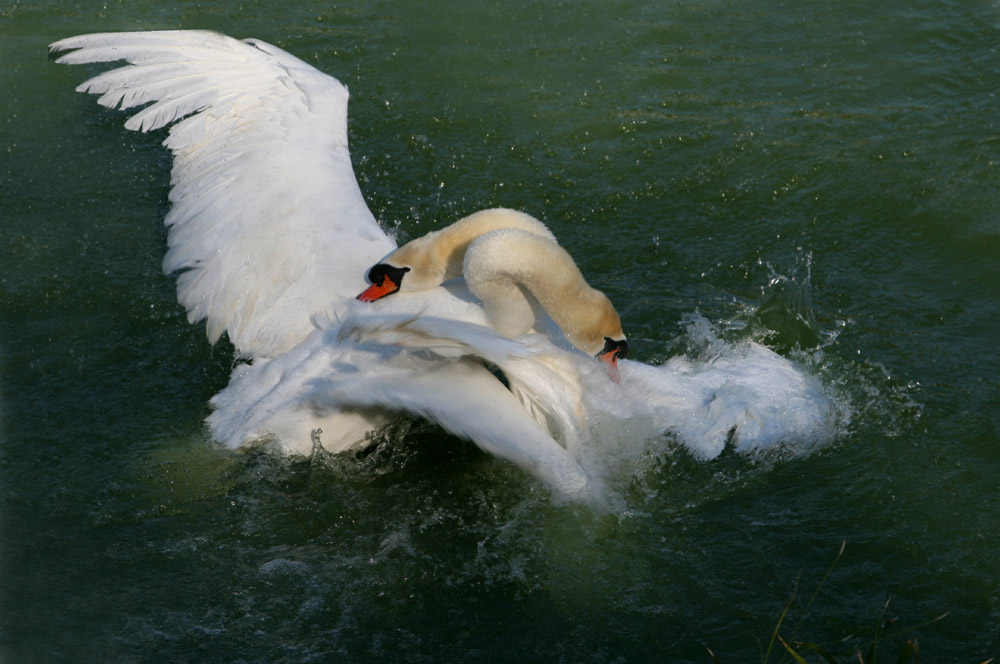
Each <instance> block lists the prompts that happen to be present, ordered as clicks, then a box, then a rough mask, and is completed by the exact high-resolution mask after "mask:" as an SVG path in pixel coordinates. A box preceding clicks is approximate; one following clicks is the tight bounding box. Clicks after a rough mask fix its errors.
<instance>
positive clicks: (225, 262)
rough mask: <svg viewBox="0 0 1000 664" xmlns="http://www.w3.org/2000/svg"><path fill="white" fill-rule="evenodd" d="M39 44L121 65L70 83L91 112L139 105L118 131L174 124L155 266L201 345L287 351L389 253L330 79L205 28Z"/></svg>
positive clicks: (341, 95) (339, 88)
mask: <svg viewBox="0 0 1000 664" xmlns="http://www.w3.org/2000/svg"><path fill="white" fill-rule="evenodd" d="M50 48H51V49H52V51H54V52H62V51H70V52H68V53H65V54H63V55H62V56H61V57H59V58H58V60H57V62H60V63H65V64H82V63H93V62H114V61H120V60H124V61H125V62H127V63H129V64H128V65H126V66H124V67H121V68H118V69H115V70H112V71H109V72H106V73H104V74H101V75H99V76H97V77H95V78H92V79H90V80H89V81H87V82H85V83H83V84H82V85H80V86H79V87H78V88H77V89H78V90H79V91H82V92H90V93H95V94H100V95H101V97H100V98H99V99H98V101H99V102H100V103H101V104H102V105H104V106H108V107H112V108H122V109H128V108H135V107H140V106H144V108H142V110H140V111H139V112H138V113H136V114H135V115H133V116H132V117H131V118H130V119H129V120H128V121H127V122H126V123H125V126H126V127H127V128H129V129H135V130H139V131H150V130H153V129H159V128H161V127H165V126H168V125H170V124H172V123H175V122H176V124H173V127H172V128H171V130H170V133H169V136H168V137H167V139H166V140H165V141H164V145H166V146H167V147H169V148H170V150H171V151H172V152H173V155H174V164H173V172H172V175H171V185H172V189H171V191H170V200H171V202H172V203H173V207H172V208H171V210H170V212H169V214H168V215H167V217H166V220H165V223H166V224H167V226H168V227H169V228H170V233H169V239H168V244H169V250H168V252H167V255H166V257H165V259H164V263H163V266H164V270H165V271H166V272H167V273H177V274H178V275H179V276H178V299H179V300H180V302H181V304H182V305H184V307H185V308H186V309H187V311H188V318H189V319H190V320H191V322H197V321H200V320H202V319H206V321H207V327H208V336H209V339H210V340H211V341H213V342H214V341H216V340H217V339H218V338H219V337H220V336H221V335H222V333H223V332H227V333H228V334H229V337H230V339H231V340H232V341H233V343H234V344H235V345H236V348H237V350H238V351H239V352H240V353H242V354H245V355H250V356H256V357H266V356H272V355H276V354H278V353H280V352H283V351H285V350H288V349H289V348H291V347H293V346H295V345H296V344H298V343H299V342H300V341H301V340H302V339H304V338H305V337H306V336H307V335H308V334H309V332H311V330H312V324H311V321H310V317H311V316H312V315H313V314H316V313H319V312H324V311H325V312H330V311H334V310H336V309H337V308H338V305H339V304H340V303H342V302H345V301H348V300H351V299H353V297H354V296H355V295H356V294H357V293H359V292H361V290H362V289H363V288H364V286H365V281H364V275H365V271H366V270H367V269H368V267H370V266H371V265H372V264H374V263H375V262H377V261H378V259H380V258H381V257H382V256H384V255H385V254H386V253H388V252H389V251H391V250H392V248H393V246H394V243H393V242H392V241H391V240H390V239H389V238H388V237H386V235H385V234H384V233H383V232H382V230H381V229H380V228H379V227H378V224H377V223H376V222H375V219H374V217H373V216H372V214H371V212H370V211H369V210H368V207H367V205H366V204H365V202H364V199H363V197H362V195H361V191H360V189H359V187H358V184H357V181H356V179H355V177H354V170H353V168H352V166H351V160H350V155H349V153H348V147H347V98H348V94H347V89H346V88H345V87H344V86H343V85H341V84H340V83H339V82H338V81H337V80H336V79H334V78H332V77H330V76H327V75H326V74H323V73H322V72H320V71H318V70H316V69H314V68H313V67H312V66H310V65H308V64H306V63H305V62H303V61H301V60H299V59H298V58H296V57H294V56H292V55H290V54H288V53H286V52H285V51H282V50H281V49H279V48H277V47H275V46H272V45H270V44H266V43H264V42H261V41H258V40H254V39H248V40H246V41H239V40H236V39H232V38H230V37H226V36H225V35H221V34H218V33H214V32H204V31H168V32H131V33H108V34H91V35H81V36H78V37H71V38H69V39H64V40H62V41H58V42H56V43H54V44H52V45H51V47H50ZM178 120H179V122H178Z"/></svg>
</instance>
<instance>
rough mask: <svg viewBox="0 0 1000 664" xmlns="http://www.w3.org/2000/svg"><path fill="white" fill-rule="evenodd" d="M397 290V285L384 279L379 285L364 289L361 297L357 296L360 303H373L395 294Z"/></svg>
mask: <svg viewBox="0 0 1000 664" xmlns="http://www.w3.org/2000/svg"><path fill="white" fill-rule="evenodd" d="M397 290H399V284H397V283H396V282H394V281H393V280H392V279H390V278H389V277H384V278H383V279H382V281H381V283H377V284H372V285H371V286H369V287H368V288H367V289H365V291H364V292H363V293H361V295H358V299H359V300H361V301H362V302H374V301H375V300H378V299H379V298H383V297H385V296H386V295H391V294H392V293H395V292H396V291H397Z"/></svg>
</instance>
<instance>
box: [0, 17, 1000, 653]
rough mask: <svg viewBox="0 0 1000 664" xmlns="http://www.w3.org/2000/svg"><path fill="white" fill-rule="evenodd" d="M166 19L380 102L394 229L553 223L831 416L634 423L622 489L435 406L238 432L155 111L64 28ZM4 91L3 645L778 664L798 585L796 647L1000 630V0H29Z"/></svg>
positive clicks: (372, 123)
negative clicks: (189, 295)
mask: <svg viewBox="0 0 1000 664" xmlns="http://www.w3.org/2000/svg"><path fill="white" fill-rule="evenodd" d="M167 28H209V29H215V30H219V31H222V32H226V33H227V34H231V35H233V36H236V37H257V38H261V39H263V40H265V41H269V42H272V43H274V44H277V45H279V46H281V47H282V48H285V49H286V50H289V51H290V52H292V53H294V54H296V55H298V56H299V57H301V58H303V59H305V60H306V61H308V62H310V63H311V64H314V65H315V66H316V67H318V68H319V69H321V70H323V71H325V72H327V73H330V74H332V75H334V76H336V77H338V78H339V79H340V80H341V81H343V82H344V83H345V84H346V85H348V87H349V88H350V89H351V93H352V102H351V115H350V117H351V124H350V138H351V147H352V154H353V158H354V162H355V168H356V170H357V172H358V175H359V181H360V183H361V187H362V189H363V191H364V193H365V196H366V198H367V199H368V201H369V205H370V207H371V209H372V211H373V212H374V213H375V215H376V217H377V218H378V219H379V221H380V222H381V223H382V224H383V225H384V226H385V227H386V228H387V229H390V230H391V231H392V232H394V233H396V234H397V236H398V237H399V238H400V239H401V240H405V239H409V238H412V237H416V236H418V235H421V234H423V233H425V232H427V231H429V230H433V229H436V228H440V227H441V226H443V225H445V224H447V223H450V222H451V221H452V220H454V219H456V218H458V217H459V216H462V215H464V214H467V213H469V212H472V211H474V210H477V209H480V208H483V207H489V206H498V205H502V206H507V207H515V208H519V209H523V210H525V211H528V212H530V213H532V214H534V215H536V216H538V217H540V218H542V219H544V220H545V221H546V222H547V223H548V224H549V226H550V227H551V228H552V230H553V231H554V232H555V234H556V235H557V236H558V237H559V238H560V241H561V242H562V244H563V245H564V246H565V247H566V248H567V249H568V250H569V251H570V253H572V254H573V255H574V257H575V258H576V259H577V260H578V262H579V264H580V266H581V268H582V270H583V272H584V274H586V275H587V277H588V279H589V281H590V282H591V283H592V284H593V285H595V286H596V287H598V288H601V289H602V290H604V291H605V292H606V293H607V294H608V295H609V296H610V297H611V299H612V300H613V301H614V302H615V303H616V304H617V306H618V309H619V311H620V313H621V315H622V318H623V322H624V324H625V327H626V330H627V332H628V334H629V337H630V339H631V340H632V348H633V351H632V357H634V358H635V359H638V360H641V361H644V362H647V363H651V364H660V363H663V362H665V361H667V360H668V359H669V358H671V357H676V356H683V355H689V356H692V357H694V356H697V354H698V353H699V352H700V351H699V348H700V347H701V345H703V344H704V342H705V339H706V338H717V339H718V340H719V343H723V344H729V345H731V346H735V345H737V344H740V343H743V342H745V341H746V340H748V339H753V340H756V341H759V342H761V343H763V344H765V345H767V346H768V347H770V348H771V349H773V350H775V351H777V352H778V353H780V354H782V355H784V356H785V357H788V358H790V359H791V360H793V361H794V362H796V363H797V364H798V365H799V366H800V367H802V368H803V369H804V370H805V371H807V372H808V373H809V374H811V375H813V376H815V377H816V378H817V379H818V380H819V381H820V382H821V384H822V385H823V387H824V390H825V392H826V393H827V394H828V395H829V398H830V400H831V403H832V404H833V405H834V412H835V415H834V420H833V422H832V425H833V427H834V434H833V435H832V436H830V437H827V438H826V439H824V440H822V441H798V442H797V443H795V444H789V445H782V446H778V447H776V448H773V449H770V450H766V451H763V452H759V453H756V454H741V453H738V452H736V451H733V450H729V451H727V452H725V453H723V454H722V455H721V456H719V457H718V458H716V459H714V460H712V461H699V460H696V459H695V458H693V457H692V455H691V454H689V453H688V451H687V450H686V449H685V448H684V447H683V446H682V445H679V444H678V443H677V442H676V441H675V440H672V439H671V437H670V436H663V437H660V438H658V439H656V440H650V441H644V442H643V444H642V445H640V446H636V448H635V451H634V453H633V454H632V455H631V456H628V457H627V458H617V459H616V465H615V467H614V468H613V469H611V471H610V472H611V476H612V488H613V490H614V492H615V493H616V495H617V496H618V497H619V499H620V505H621V506H620V508H618V509H616V510H613V511H612V512H610V513H607V512H595V511H593V510H591V509H589V508H587V507H584V506H580V505H574V504H561V503H558V502H557V501H553V500H552V499H551V497H550V495H549V492H548V490H547V489H546V487H545V486H544V485H542V484H540V483H539V482H537V481H536V480H534V479H533V478H531V477H529V476H527V475H525V474H524V473H523V472H521V471H520V470H518V469H517V468H515V467H513V466H511V465H510V464H507V463H505V462H503V461H500V460H498V459H495V458H492V457H490V456H487V455H486V454H484V453H482V452H480V451H479V450H478V448H476V447H475V446H474V445H472V444H471V443H469V442H467V441H464V440H461V439H458V438H454V437H451V436H448V435H446V434H444V433H443V432H442V431H441V430H440V429H438V428H436V427H434V426H431V425H429V424H427V423H421V422H414V423H412V424H411V425H410V426H408V427H399V428H396V429H394V430H392V431H388V432H385V433H384V435H383V436H382V438H381V439H380V442H379V444H378V445H377V447H375V449H374V450H373V451H370V452H369V453H367V454H357V455H355V454H346V455H340V456H334V457H329V458H327V457H324V458H315V459H284V458H279V457H275V456H272V455H269V454H265V453H259V454H239V453H234V452H230V451H227V450H223V449H220V447H219V446H217V445H215V444H213V442H212V441H211V440H210V438H209V436H208V434H207V432H206V429H205V426H204V423H203V421H204V418H205V417H206V416H207V414H208V413H209V407H208V399H209V398H210V397H211V396H212V395H213V394H214V393H216V392H217V391H218V390H220V389H221V388H222V387H224V386H225V385H226V383H227V381H228V376H229V372H230V370H231V369H232V367H233V357H232V348H231V346H229V345H228V344H227V343H226V342H225V341H224V342H222V343H220V344H219V345H217V346H216V347H214V348H213V347H211V346H209V344H208V343H207V341H206V339H205V333H204V328H203V327H202V326H190V325H188V323H187V321H186V316H185V314H184V312H183V310H182V309H181V307H180V306H179V305H178V304H177V302H176V299H175V292H174V283H173V281H172V280H171V279H169V278H167V277H165V276H163V275H162V274H161V271H160V264H161V260H162V256H163V252H164V248H165V238H166V232H165V230H164V229H163V227H162V223H161V222H162V219H163V216H164V214H165V212H166V210H167V206H168V203H167V191H168V184H169V169H170V158H169V155H168V154H167V152H166V151H165V150H164V149H163V148H161V147H160V145H159V144H160V142H161V141H162V140H163V137H164V135H163V133H158V134H157V133H154V134H150V135H142V134H136V133H132V132H127V131H126V130H124V129H123V127H122V124H123V123H124V120H125V117H124V116H123V115H122V114H121V113H118V112H114V111H109V110H107V109H103V108H100V107H98V106H97V105H96V104H95V103H94V100H93V99H92V98H87V97H86V96H85V95H81V94H78V93H75V92H74V91H73V88H74V87H75V86H76V85H77V84H79V83H80V82H81V81H83V80H84V79H85V78H86V76H87V75H88V74H93V73H95V72H96V71H98V70H99V68H86V67H64V66H59V65H56V64H54V63H52V62H51V61H50V60H49V59H48V57H47V53H46V47H47V45H48V44H49V43H50V42H52V41H55V40H56V39H59V38H63V37H67V36H71V35H75V34H80V33H85V32H95V31H118V30H145V29H167ZM0 89H2V91H3V95H2V99H0V110H2V113H0V149H2V152H0V155H2V156H0V177H2V178H3V186H2V187H0V399H2V400H0V426H2V447H0V519H2V520H0V527H2V531H0V535H2V549H0V551H2V555H0V574H2V576H0V660H2V661H4V662H67V661H80V662H83V661H95V662H96V661H101V662H341V661H358V662H418V661H419V662H423V661H426V662H509V661H537V662H567V663H570V662H710V661H712V659H711V656H710V655H709V653H708V651H707V650H706V648H710V649H711V650H712V652H714V653H715V654H716V655H717V656H718V658H719V660H720V661H722V662H752V661H761V659H762V658H763V657H764V654H765V651H766V650H767V648H768V642H769V640H770V637H771V634H772V631H773V630H774V628H775V625H776V624H777V623H778V621H779V619H780V618H781V617H782V613H783V611H784V609H785V607H786V606H788V607H789V608H788V614H787V616H786V617H785V618H784V622H783V623H782V628H781V633H782V636H783V637H784V638H786V639H788V640H792V639H799V640H806V641H812V642H817V643H821V644H823V647H824V648H826V649H827V650H828V651H830V652H832V653H848V654H846V655H845V656H844V661H848V660H850V661H856V660H857V658H856V657H855V656H853V655H850V652H851V651H852V650H856V649H857V648H867V646H868V644H870V643H871V641H872V639H873V636H874V634H875V632H876V629H877V628H878V627H879V625H880V621H882V620H884V619H888V618H898V620H897V621H896V622H895V623H894V625H893V626H892V627H890V628H889V634H890V637H889V638H887V639H886V640H885V642H884V644H883V645H882V646H880V648H881V649H880V650H879V654H880V657H883V658H885V659H887V660H889V661H895V657H896V653H898V652H899V649H900V647H901V645H902V639H903V638H904V637H905V638H914V637H915V638H918V639H919V643H920V655H921V659H922V660H926V661H936V662H944V661H948V662H981V661H983V660H985V659H987V658H989V657H992V656H997V655H1000V351H998V348H997V346H998V341H1000V334H998V329H1000V193H998V192H1000V166H998V164H1000V119H998V118H1000V112H998V111H1000V108H998V99H997V92H998V90H1000V8H998V6H997V5H996V3H994V2H981V1H979V0H968V1H965V2H930V1H925V0H916V1H904V0H888V1H886V2H879V3H872V2H858V1H847V0H832V1H825V2H819V1H816V0H805V1H802V2H780V1H765V2H759V1H750V0H728V1H724V0H703V1H700V2H675V1H673V0H670V1H667V2H656V3H654V2H634V1H628V2H626V1H612V2H607V1H603V2H592V1H590V0H582V1H581V0H577V1H575V2H559V1H552V2H539V1H536V2H528V1H523V2H513V1H511V2H503V1H500V2H488V3H464V4H460V3H447V2H439V1H437V0H433V1H430V2H423V3H414V2H402V1H400V0H393V1H390V0H384V1H376V2H360V1H356V0H349V1H348V2H344V3H338V4H336V5H334V4H332V3H325V2H317V1H316V0H290V1H288V2H284V3H280V4H277V3H275V4H270V3H263V2H257V1H256V0H254V1H244V2H236V1H234V0H221V1H219V2H212V3H208V2H176V3H159V2H149V1H143V2H122V1H114V0H109V1H108V2H105V3H103V4H102V3H93V2H64V1H62V0H59V1H56V0H34V1H32V2H18V1H17V0H14V2H13V4H11V3H10V2H8V3H7V4H5V5H4V6H2V7H0ZM843 541H846V548H845V550H844V553H843V555H842V556H841V557H840V558H839V560H838V561H837V564H836V566H835V567H834V568H833V571H832V573H831V574H830V575H829V577H828V578H826V580H825V583H824V582H823V579H824V575H825V574H826V572H827V570H828V569H829V568H830V566H831V564H832V563H833V561H834V559H835V557H836V555H837V552H838V549H839V548H840V546H841V543H842V542H843ZM817 588H819V592H818V593H817V592H816V590H817ZM814 593H815V598H814V599H813V601H812V602H811V603H810V598H812V597H813V595H814ZM887 600H889V605H888V609H886V610H885V612H884V615H883V607H884V606H885V604H886V601H887ZM944 613H948V615H947V617H945V618H943V619H942V620H939V621H936V622H933V623H931V624H927V625H924V623H927V622H928V621H930V620H932V619H933V618H935V617H937V616H940V615H941V614H944ZM895 633H901V634H900V635H899V636H895V637H892V636H891V635H892V634H895ZM775 648H776V650H775V651H773V652H772V653H771V654H770V661H779V660H780V659H781V657H780V655H781V652H779V651H781V648H780V646H777V645H776V646H775ZM816 661H819V660H818V659H816Z"/></svg>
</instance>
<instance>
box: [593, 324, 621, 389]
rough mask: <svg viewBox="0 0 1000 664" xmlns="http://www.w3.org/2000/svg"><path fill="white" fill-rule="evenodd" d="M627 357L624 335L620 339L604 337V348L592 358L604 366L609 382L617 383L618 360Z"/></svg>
mask: <svg viewBox="0 0 1000 664" xmlns="http://www.w3.org/2000/svg"><path fill="white" fill-rule="evenodd" d="M626 355H628V339H626V338H625V336H624V335H622V337H621V338H620V339H612V338H611V337H604V347H603V348H602V349H601V351H600V352H599V353H597V354H596V355H595V356H594V357H596V358H597V359H599V360H600V361H601V362H603V363H604V364H605V366H606V367H607V370H608V375H609V376H611V380H613V381H615V382H616V383H617V382H618V360H622V359H625V356H626Z"/></svg>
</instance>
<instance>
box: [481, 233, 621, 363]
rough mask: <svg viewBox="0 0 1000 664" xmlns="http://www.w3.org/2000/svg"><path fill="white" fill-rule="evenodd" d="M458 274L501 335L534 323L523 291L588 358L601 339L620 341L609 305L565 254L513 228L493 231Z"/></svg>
mask: <svg viewBox="0 0 1000 664" xmlns="http://www.w3.org/2000/svg"><path fill="white" fill-rule="evenodd" d="M464 273H465V280H466V282H467V283H468V284H469V288H470V290H472V292H473V293H474V294H475V295H476V296H477V297H479V299H480V300H482V301H483V304H484V305H485V307H486V312H487V315H489V316H490V319H491V322H493V324H494V326H495V327H496V328H497V330H499V331H500V332H501V333H503V334H505V335H508V336H516V335H517V334H522V333H524V332H527V331H528V330H529V329H530V328H531V326H532V324H533V322H534V317H533V316H531V315H529V314H528V310H527V309H525V307H526V306H527V307H528V309H530V302H528V301H527V300H526V298H525V295H524V293H523V291H521V289H524V290H525V291H527V292H528V293H530V294H531V295H532V296H533V297H534V298H535V299H536V300H537V301H538V303H539V304H540V305H541V306H542V307H543V308H544V309H545V311H546V312H547V313H548V314H549V316H551V317H552V320H553V321H555V323H556V324H557V325H558V326H559V327H560V329H562V331H563V333H564V334H565V335H566V338H567V339H568V340H569V341H570V343H572V344H573V345H574V346H576V347H577V348H579V349H580V350H582V351H584V352H586V353H588V354H590V355H596V354H598V353H600V352H601V351H602V349H604V346H605V343H606V342H605V339H606V338H610V339H613V340H620V339H624V338H625V335H624V333H623V332H622V326H621V319H620V318H619V317H618V312H617V311H615V308H614V306H613V305H612V304H611V301H610V300H609V299H608V298H607V296H605V295H604V293H602V292H601V291H599V290H596V289H594V288H591V287H590V285H589V284H587V281H586V280H585V279H584V278H583V274H582V273H581V272H580V269H579V268H578V267H577V266H576V263H575V262H573V259H572V257H571V256H570V255H569V253H567V252H566V250H565V249H563V248H562V247H560V246H559V245H558V244H556V243H555V242H554V241H553V240H550V239H548V238H545V237H541V236H539V235H535V234H532V233H528V232H525V231H522V230H517V229H504V230H496V231H493V232H491V233H489V234H487V235H484V236H482V237H481V238H479V239H478V240H476V241H475V242H474V243H473V244H472V245H471V246H470V247H469V250H468V252H467V253H466V256H465V262H464Z"/></svg>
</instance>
